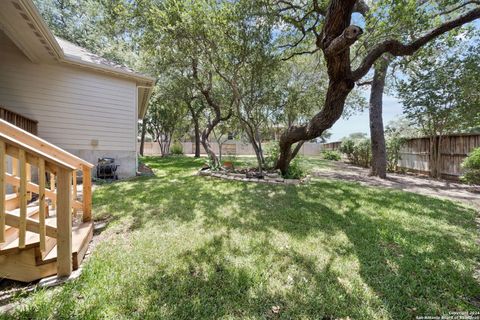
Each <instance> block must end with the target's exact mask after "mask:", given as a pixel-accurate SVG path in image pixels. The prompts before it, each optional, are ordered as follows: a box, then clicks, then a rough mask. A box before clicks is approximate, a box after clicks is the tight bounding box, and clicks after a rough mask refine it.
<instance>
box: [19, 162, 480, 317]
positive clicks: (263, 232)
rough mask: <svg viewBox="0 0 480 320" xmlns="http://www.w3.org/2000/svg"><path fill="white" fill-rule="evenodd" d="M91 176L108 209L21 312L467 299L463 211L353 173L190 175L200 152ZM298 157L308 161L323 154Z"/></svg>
mask: <svg viewBox="0 0 480 320" xmlns="http://www.w3.org/2000/svg"><path fill="white" fill-rule="evenodd" d="M144 161H145V162H146V163H147V164H148V165H149V166H151V167H152V168H153V169H154V170H155V173H156V176H155V177H142V178H138V179H134V180H131V181H125V182H119V183H114V184H109V185H104V186H101V187H99V188H98V189H97V190H96V191H95V194H94V209H95V215H96V218H97V219H98V218H105V217H110V219H111V222H110V224H109V227H108V229H107V230H106V231H104V234H103V236H104V237H105V238H106V240H105V241H103V242H102V243H100V244H99V245H98V246H97V247H96V249H95V251H94V253H93V256H92V257H91V258H90V259H89V261H88V262H87V263H86V264H85V268H84V271H83V274H82V276H81V277H80V278H79V279H77V280H75V281H73V282H70V283H68V284H66V285H63V286H62V287H59V288H56V289H53V290H52V289H50V290H39V291H37V292H35V293H34V294H32V295H31V296H30V297H29V298H28V300H27V301H26V302H25V303H24V304H23V305H22V306H21V308H20V309H19V310H18V311H17V312H16V313H15V314H14V315H13V317H14V318H25V319H32V318H34V319H41V318H49V319H347V318H348V317H350V319H412V318H415V316H417V315H419V316H420V315H441V314H446V313H448V312H449V311H459V310H478V309H476V308H475V306H474V305H475V301H477V302H478V299H479V297H480V286H479V284H478V282H477V281H476V280H475V279H474V276H473V275H474V272H475V267H476V264H477V262H478V257H479V247H478V245H477V242H476V240H477V237H478V234H477V228H476V225H475V217H476V213H475V211H474V210H473V209H471V208H467V207H464V206H461V205H458V204H456V203H454V202H451V201H445V200H439V199H434V198H430V197H424V196H420V195H416V194H412V193H405V192H401V191H395V190H386V189H380V188H367V187H364V186H360V185H359V184H356V183H346V182H339V181H329V180H313V181H312V182H311V183H310V184H309V185H300V186H290V185H289V186H283V185H273V186H272V185H264V184H253V183H243V182H237V181H224V180H218V179H214V178H206V177H199V176H196V175H195V172H196V170H197V169H198V168H199V167H200V166H201V164H202V163H203V160H198V159H197V160H195V159H192V158H170V159H158V158H145V160H144ZM315 161H318V163H317V164H315V162H312V165H311V167H314V166H316V165H326V164H325V162H324V161H321V160H315Z"/></svg>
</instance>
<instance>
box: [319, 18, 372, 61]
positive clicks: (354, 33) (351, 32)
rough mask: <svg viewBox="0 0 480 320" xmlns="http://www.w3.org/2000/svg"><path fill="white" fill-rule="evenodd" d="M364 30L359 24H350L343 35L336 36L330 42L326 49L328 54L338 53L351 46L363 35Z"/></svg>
mask: <svg viewBox="0 0 480 320" xmlns="http://www.w3.org/2000/svg"><path fill="white" fill-rule="evenodd" d="M362 33H363V30H362V28H360V27H357V26H353V25H352V26H348V27H347V28H346V29H345V30H344V31H343V32H342V34H341V35H339V36H338V37H336V38H335V39H333V40H332V42H330V44H329V45H328V47H327V48H326V49H325V51H324V52H325V54H326V55H336V54H338V53H340V52H342V51H343V50H345V49H346V48H348V47H350V46H351V45H352V44H354V43H355V41H357V40H358V38H359V37H360V36H361V35H362Z"/></svg>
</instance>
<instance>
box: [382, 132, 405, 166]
mask: <svg viewBox="0 0 480 320" xmlns="http://www.w3.org/2000/svg"><path fill="white" fill-rule="evenodd" d="M385 143H386V148H387V170H388V171H397V170H398V161H399V160H400V159H401V157H400V148H401V147H402V145H403V144H404V143H405V138H400V137H389V138H387V139H386V141H385Z"/></svg>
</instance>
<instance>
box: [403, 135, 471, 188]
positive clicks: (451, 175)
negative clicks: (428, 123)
mask: <svg viewBox="0 0 480 320" xmlns="http://www.w3.org/2000/svg"><path fill="white" fill-rule="evenodd" d="M437 141H438V140H437ZM478 147H480V134H453V135H448V136H444V137H442V142H441V145H440V155H441V156H440V172H441V175H442V177H444V178H448V179H458V178H459V176H460V175H461V174H462V169H461V163H462V162H463V160H464V159H465V158H466V157H467V156H468V154H469V153H470V152H472V150H473V149H475V148H478ZM398 166H399V167H400V168H404V169H407V170H412V171H415V172H420V173H429V172H430V139H429V138H428V137H422V138H413V139H408V140H407V141H406V143H405V144H404V145H403V147H402V148H401V149H400V160H399V164H398Z"/></svg>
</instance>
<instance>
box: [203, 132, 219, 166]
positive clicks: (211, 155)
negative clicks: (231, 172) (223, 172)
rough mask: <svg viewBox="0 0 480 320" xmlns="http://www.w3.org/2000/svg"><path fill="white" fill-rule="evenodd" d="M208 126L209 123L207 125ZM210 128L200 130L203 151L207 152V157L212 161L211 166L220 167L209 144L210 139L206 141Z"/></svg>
mask: <svg viewBox="0 0 480 320" xmlns="http://www.w3.org/2000/svg"><path fill="white" fill-rule="evenodd" d="M209 127H210V125H209ZM210 132H211V130H209V129H205V130H204V131H203V132H202V145H203V148H204V149H205V152H206V153H207V155H208V157H209V158H210V160H211V161H212V166H213V167H214V168H218V167H220V161H219V160H218V157H217V155H216V154H215V151H213V148H212V146H211V145H210V141H208V136H209V135H210Z"/></svg>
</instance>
